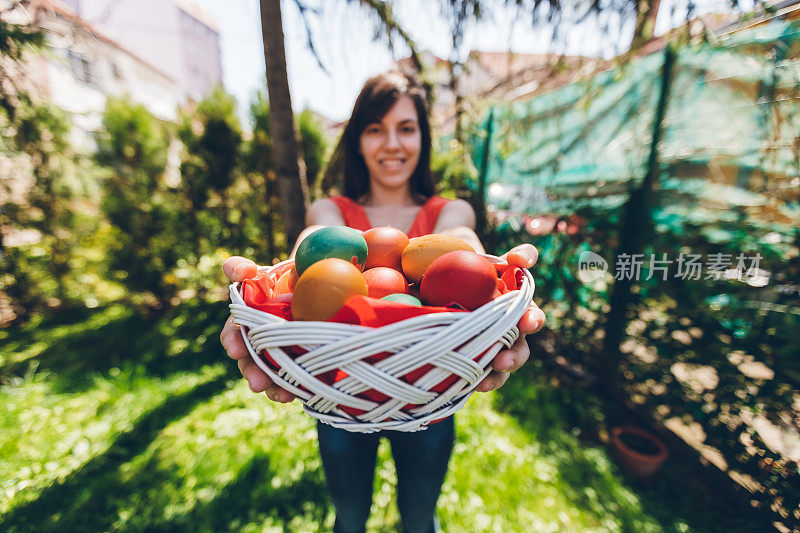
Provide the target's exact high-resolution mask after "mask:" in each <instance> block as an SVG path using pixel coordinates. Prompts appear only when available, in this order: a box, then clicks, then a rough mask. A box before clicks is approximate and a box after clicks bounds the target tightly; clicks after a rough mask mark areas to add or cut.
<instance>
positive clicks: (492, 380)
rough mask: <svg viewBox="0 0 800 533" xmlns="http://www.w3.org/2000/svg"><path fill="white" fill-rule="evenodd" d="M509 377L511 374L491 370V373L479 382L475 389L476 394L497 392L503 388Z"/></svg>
mask: <svg viewBox="0 0 800 533" xmlns="http://www.w3.org/2000/svg"><path fill="white" fill-rule="evenodd" d="M510 375H511V374H509V373H508V372H498V371H497V370H492V371H491V373H490V374H489V375H488V376H486V377H485V378H483V381H481V382H480V383H479V384H478V386H477V387H475V390H476V391H478V392H489V391H493V390H497V389H499V388H500V387H502V386H503V384H504V383H505V382H506V380H507V379H508V377H509V376H510Z"/></svg>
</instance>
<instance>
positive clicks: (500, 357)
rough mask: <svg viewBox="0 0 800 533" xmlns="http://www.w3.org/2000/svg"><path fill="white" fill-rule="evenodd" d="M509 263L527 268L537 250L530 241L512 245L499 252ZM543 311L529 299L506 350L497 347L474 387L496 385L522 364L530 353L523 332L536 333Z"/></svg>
mask: <svg viewBox="0 0 800 533" xmlns="http://www.w3.org/2000/svg"><path fill="white" fill-rule="evenodd" d="M501 258H502V259H505V260H506V261H508V263H509V264H510V265H514V266H518V267H521V268H530V267H532V266H533V265H534V264H536V260H537V259H538V258H539V252H538V251H537V250H536V248H535V247H534V246H533V245H530V244H522V245H520V246H517V247H515V248H512V249H511V250H509V251H508V252H507V253H505V254H504V255H502V256H501ZM544 322H545V316H544V312H542V310H541V309H539V306H538V305H536V304H535V303H533V302H531V305H530V307H529V308H528V310H527V311H525V314H524V315H522V318H520V320H519V323H518V324H517V327H518V328H519V333H520V335H519V338H518V339H517V340H516V342H514V344H513V345H511V348H509V349H508V350H500V351H499V352H498V353H497V355H496V356H495V357H494V359H493V360H492V372H491V373H490V374H489V375H488V376H486V377H485V378H484V379H483V381H481V382H480V383H479V384H478V386H477V388H476V389H475V390H477V391H480V392H488V391H491V390H496V389H499V388H500V387H502V386H503V384H504V383H505V382H506V380H507V379H508V377H509V376H510V375H511V372H513V371H515V370H517V369H518V368H519V367H521V366H522V365H524V364H525V362H526V361H527V360H528V357H529V356H530V354H531V352H530V348H528V343H527V342H526V340H525V336H526V335H528V334H530V333H536V332H537V331H539V330H540V329H542V327H543V326H544Z"/></svg>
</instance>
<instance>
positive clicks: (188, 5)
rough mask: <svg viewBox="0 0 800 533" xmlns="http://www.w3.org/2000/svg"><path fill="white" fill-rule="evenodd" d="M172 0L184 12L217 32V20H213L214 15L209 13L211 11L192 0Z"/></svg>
mask: <svg viewBox="0 0 800 533" xmlns="http://www.w3.org/2000/svg"><path fill="white" fill-rule="evenodd" d="M172 1H173V2H175V5H177V6H178V7H179V8H181V9H182V10H184V11H185V12H186V13H188V14H189V15H191V16H193V17H194V18H196V19H197V20H199V21H200V22H202V23H203V24H205V25H206V26H208V27H209V28H211V29H212V30H214V31H215V32H216V33H219V28H218V27H217V21H216V20H214V17H213V16H212V15H211V13H209V12H208V11H206V10H205V9H203V8H202V7H200V6H199V5H197V4H196V3H194V2H193V1H192V0H172Z"/></svg>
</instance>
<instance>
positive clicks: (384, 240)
mask: <svg viewBox="0 0 800 533" xmlns="http://www.w3.org/2000/svg"><path fill="white" fill-rule="evenodd" d="M363 236H364V240H365V241H367V266H366V268H375V267H389V268H393V269H395V270H400V257H401V256H402V255H403V250H405V249H406V246H408V237H407V236H406V234H405V233H403V232H402V231H400V230H399V229H396V228H390V227H381V228H372V229H368V230H367V231H365V232H364V233H363Z"/></svg>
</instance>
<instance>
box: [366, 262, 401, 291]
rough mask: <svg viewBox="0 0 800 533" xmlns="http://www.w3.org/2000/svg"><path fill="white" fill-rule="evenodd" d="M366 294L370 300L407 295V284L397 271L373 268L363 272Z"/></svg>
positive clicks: (386, 268)
mask: <svg viewBox="0 0 800 533" xmlns="http://www.w3.org/2000/svg"><path fill="white" fill-rule="evenodd" d="M363 275H364V280H365V281H366V282H367V294H368V296H370V297H371V298H383V297H384V296H388V295H390V294H397V293H404V294H408V282H407V281H406V278H405V276H403V274H401V273H400V272H398V271H397V270H394V269H391V268H388V267H375V268H370V269H369V270H365V271H364V274H363Z"/></svg>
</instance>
